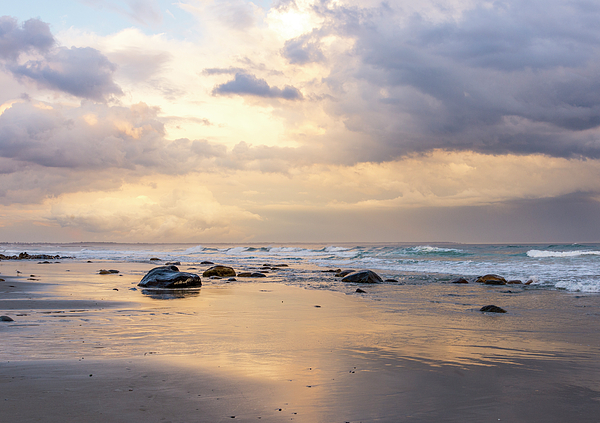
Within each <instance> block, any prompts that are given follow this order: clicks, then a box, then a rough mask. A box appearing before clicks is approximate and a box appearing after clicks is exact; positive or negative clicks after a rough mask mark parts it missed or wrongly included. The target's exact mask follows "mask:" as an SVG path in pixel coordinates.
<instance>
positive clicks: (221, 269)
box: [202, 265, 235, 278]
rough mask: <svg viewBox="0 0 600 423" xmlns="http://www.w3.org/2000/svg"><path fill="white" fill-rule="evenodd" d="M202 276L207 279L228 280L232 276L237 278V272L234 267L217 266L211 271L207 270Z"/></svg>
mask: <svg viewBox="0 0 600 423" xmlns="http://www.w3.org/2000/svg"><path fill="white" fill-rule="evenodd" d="M202 276H203V277H205V278H210V277H211V276H220V277H222V278H228V277H230V276H235V270H233V267H229V266H221V265H216V266H213V267H211V268H210V269H206V270H205V271H204V273H202Z"/></svg>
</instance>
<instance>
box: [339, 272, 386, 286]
mask: <svg viewBox="0 0 600 423" xmlns="http://www.w3.org/2000/svg"><path fill="white" fill-rule="evenodd" d="M342 282H354V283H378V282H383V280H382V279H381V277H380V276H379V275H378V274H377V273H375V272H373V271H372V270H360V271H358V272H354V273H350V274H349V275H348V276H345V277H344V278H343V279H342Z"/></svg>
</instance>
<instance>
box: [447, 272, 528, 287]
mask: <svg viewBox="0 0 600 423" xmlns="http://www.w3.org/2000/svg"><path fill="white" fill-rule="evenodd" d="M471 282H473V280H471ZM474 282H476V283H482V284H484V285H522V284H523V282H522V281H520V280H518V279H512V280H506V279H505V278H503V277H502V276H498V275H493V274H489V275H484V276H479V277H477V278H475V280H474ZM531 282H532V281H527V282H526V283H525V285H529V284H531ZM450 283H469V280H468V279H466V278H462V277H461V278H456V279H454V280H452V281H451V282H450Z"/></svg>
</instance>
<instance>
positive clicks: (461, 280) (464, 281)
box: [450, 278, 469, 283]
mask: <svg viewBox="0 0 600 423" xmlns="http://www.w3.org/2000/svg"><path fill="white" fill-rule="evenodd" d="M450 283H469V281H468V280H466V279H465V278H457V279H454V280H453V281H452V282H450Z"/></svg>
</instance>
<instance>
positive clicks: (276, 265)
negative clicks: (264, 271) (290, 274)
mask: <svg viewBox="0 0 600 423" xmlns="http://www.w3.org/2000/svg"><path fill="white" fill-rule="evenodd" d="M272 267H289V266H288V265H287V264H274V265H273V266H272Z"/></svg>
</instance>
